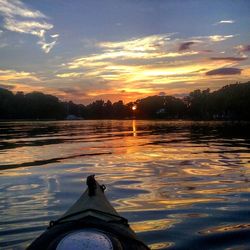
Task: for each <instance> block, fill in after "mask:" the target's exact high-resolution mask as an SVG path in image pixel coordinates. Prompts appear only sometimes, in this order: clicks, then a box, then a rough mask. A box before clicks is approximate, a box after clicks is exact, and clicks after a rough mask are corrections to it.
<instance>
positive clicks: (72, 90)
mask: <svg viewBox="0 0 250 250" xmlns="http://www.w3.org/2000/svg"><path fill="white" fill-rule="evenodd" d="M60 90H61V91H62V92H63V93H65V94H69V95H75V96H87V95H86V93H83V92H82V91H80V90H79V89H75V88H60Z"/></svg>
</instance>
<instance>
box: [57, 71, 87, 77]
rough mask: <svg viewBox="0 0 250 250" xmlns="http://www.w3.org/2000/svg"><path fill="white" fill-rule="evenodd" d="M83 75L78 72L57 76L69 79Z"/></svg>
mask: <svg viewBox="0 0 250 250" xmlns="http://www.w3.org/2000/svg"><path fill="white" fill-rule="evenodd" d="M81 75H83V74H82V73H78V72H70V73H62V74H57V75H56V76H57V77H60V78H68V77H70V78H71V77H79V76H81Z"/></svg>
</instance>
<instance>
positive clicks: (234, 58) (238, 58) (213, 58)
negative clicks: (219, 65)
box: [210, 56, 247, 62]
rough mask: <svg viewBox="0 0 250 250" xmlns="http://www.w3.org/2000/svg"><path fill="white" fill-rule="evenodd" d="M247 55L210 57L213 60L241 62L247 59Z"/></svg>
mask: <svg viewBox="0 0 250 250" xmlns="http://www.w3.org/2000/svg"><path fill="white" fill-rule="evenodd" d="M246 59H247V57H233V56H231V57H230V56H229V57H210V60H213V61H231V62H239V61H244V60H246Z"/></svg>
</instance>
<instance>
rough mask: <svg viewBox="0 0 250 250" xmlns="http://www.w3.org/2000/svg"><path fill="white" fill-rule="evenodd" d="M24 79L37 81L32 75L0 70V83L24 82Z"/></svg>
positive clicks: (23, 72)
mask: <svg viewBox="0 0 250 250" xmlns="http://www.w3.org/2000/svg"><path fill="white" fill-rule="evenodd" d="M26 79H30V80H33V81H39V79H38V78H37V76H35V74H34V73H30V72H25V71H15V70H1V69H0V81H12V80H26Z"/></svg>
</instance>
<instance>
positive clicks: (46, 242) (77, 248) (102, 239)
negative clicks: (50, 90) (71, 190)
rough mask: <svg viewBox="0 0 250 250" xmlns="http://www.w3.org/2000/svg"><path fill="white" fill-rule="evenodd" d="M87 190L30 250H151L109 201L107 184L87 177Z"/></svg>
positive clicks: (53, 222)
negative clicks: (106, 194) (106, 189)
mask: <svg viewBox="0 0 250 250" xmlns="http://www.w3.org/2000/svg"><path fill="white" fill-rule="evenodd" d="M87 185H88V188H87V190H86V191H85V192H84V193H83V194H82V196H81V197H80V198H79V199H78V200H77V201H76V202H75V204H74V205H73V206H71V207H70V208H69V210H68V211H67V212H66V213H65V214H64V215H62V217H60V218H59V219H58V220H56V221H51V222H50V224H49V227H48V229H47V230H46V231H45V232H44V233H42V234H41V235H40V236H39V237H38V238H37V239H36V240H34V241H33V242H32V243H31V245H30V246H29V247H28V248H27V249H28V250H35V249H36V250H39V249H43V250H46V249H48V250H52V249H56V250H69V249H70V250H82V249H86V250H87V249H89V250H90V249H95V250H98V249H100V250H101V249H103V250H105V249H110V250H112V249H114V250H116V249H117V250H128V249H130V250H133V249H134V250H137V249H140V250H145V249H149V248H148V247H147V246H146V245H145V244H144V243H143V242H142V241H140V240H139V239H138V238H137V236H136V234H135V232H134V231H133V230H132V229H131V228H130V226H129V224H128V221H127V220H126V219H125V218H123V217H121V216H120V215H119V214H118V213H117V212H116V210H115V209H114V208H113V207H112V205H111V204H110V203H109V201H108V200H107V198H106V196H105V194H104V190H105V186H104V185H99V184H98V182H97V181H96V180H95V178H94V175H91V176H89V177H88V178H87Z"/></svg>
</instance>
